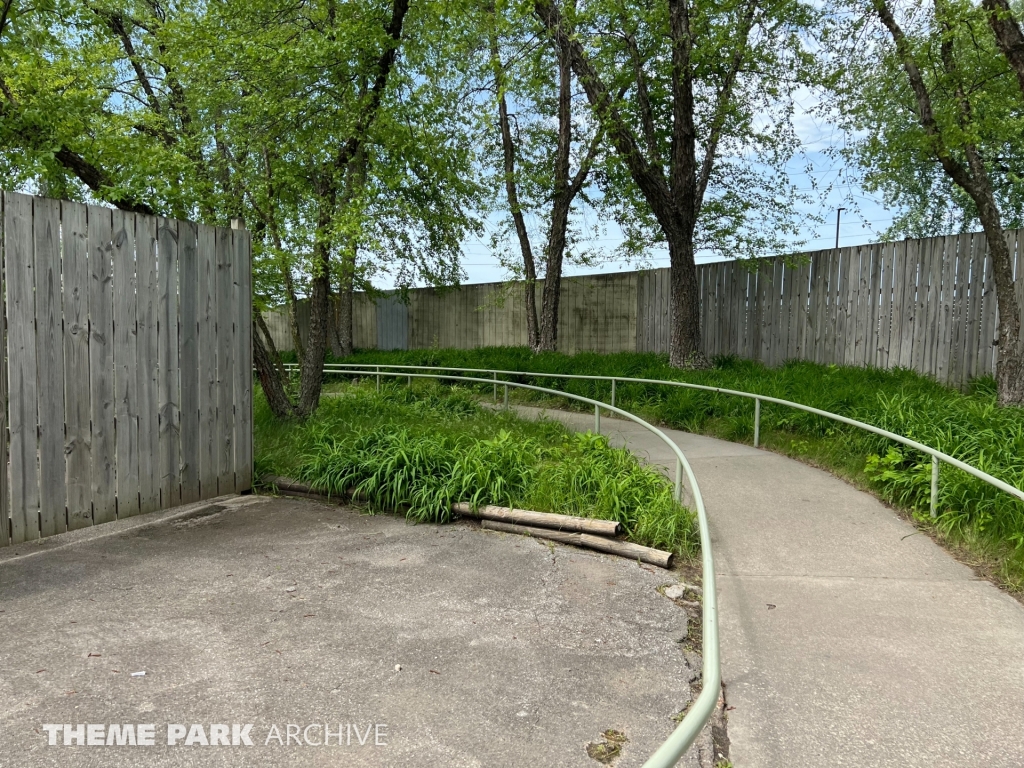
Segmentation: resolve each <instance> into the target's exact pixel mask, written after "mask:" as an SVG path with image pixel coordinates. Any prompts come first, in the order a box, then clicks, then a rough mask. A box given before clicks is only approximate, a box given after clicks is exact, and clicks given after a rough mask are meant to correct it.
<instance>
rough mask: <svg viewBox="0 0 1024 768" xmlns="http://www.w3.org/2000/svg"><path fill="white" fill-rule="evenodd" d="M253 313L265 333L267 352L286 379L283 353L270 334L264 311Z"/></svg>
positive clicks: (282, 377)
mask: <svg viewBox="0 0 1024 768" xmlns="http://www.w3.org/2000/svg"><path fill="white" fill-rule="evenodd" d="M253 315H255V320H256V327H257V328H259V329H260V331H262V333H263V338H264V339H265V344H266V347H267V353H268V354H269V355H270V359H271V361H272V362H273V363H274V367H275V368H276V369H277V371H278V373H280V374H281V379H282V380H284V378H285V376H287V372H286V371H285V368H284V363H283V362H282V361H281V353H280V352H278V351H277V345H276V344H275V343H274V337H273V336H272V335H271V334H270V329H269V328H268V327H267V321H266V320H264V319H263V313H262V312H260V311H259V310H258V309H257V310H255V311H254V312H253Z"/></svg>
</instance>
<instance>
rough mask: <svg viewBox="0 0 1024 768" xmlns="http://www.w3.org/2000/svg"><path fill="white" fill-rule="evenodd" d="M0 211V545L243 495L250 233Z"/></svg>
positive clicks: (85, 211)
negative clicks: (0, 394)
mask: <svg viewBox="0 0 1024 768" xmlns="http://www.w3.org/2000/svg"><path fill="white" fill-rule="evenodd" d="M2 202H3V215H2V217H0V220H2V227H3V232H2V243H3V253H2V259H3V269H4V278H5V279H4V292H3V296H2V300H3V302H4V306H3V310H4V311H0V322H2V323H3V325H4V327H0V335H2V334H3V332H4V331H6V335H5V339H6V350H7V354H6V359H5V360H2V361H0V364H2V365H4V366H5V367H6V369H5V370H2V371H0V382H2V383H0V386H2V387H4V388H6V389H7V391H6V393H4V394H5V395H6V402H7V408H6V409H0V418H3V419H5V420H6V421H7V424H6V426H7V427H8V429H7V430H0V434H4V433H5V432H6V433H7V434H8V435H9V438H7V439H0V467H3V466H6V471H4V472H0V545H2V544H9V543H13V544H18V543H20V542H23V541H26V540H31V539H36V538H39V537H42V536H51V535H53V534H56V533H60V532H62V531H65V530H75V529H77V528H83V527H85V526H89V525H93V524H97V523H103V522H108V521H111V520H114V519H116V518H122V517H127V516H131V515H136V514H140V513H145V512H152V511H154V510H157V509H163V508H167V507H171V506H174V505H177V504H182V503H187V502H191V501H197V500H200V499H205V498H211V497H213V496H217V495H220V494H223V493H229V492H238V491H245V490H248V489H249V488H250V487H251V485H252V375H251V371H252V358H251V333H252V328H251V324H252V310H251V259H250V240H249V234H248V232H245V231H244V230H231V229H221V228H214V227H209V226H205V225H202V224H199V225H197V224H192V223H189V222H183V221H175V220H172V219H164V218H159V217H155V216H144V215H140V214H133V213H125V212H123V211H112V210H110V209H108V208H100V207H96V206H86V205H82V204H80V203H71V202H66V201H59V200H50V199H45V198H40V197H31V196H28V195H22V194H14V193H4V194H3V201H2Z"/></svg>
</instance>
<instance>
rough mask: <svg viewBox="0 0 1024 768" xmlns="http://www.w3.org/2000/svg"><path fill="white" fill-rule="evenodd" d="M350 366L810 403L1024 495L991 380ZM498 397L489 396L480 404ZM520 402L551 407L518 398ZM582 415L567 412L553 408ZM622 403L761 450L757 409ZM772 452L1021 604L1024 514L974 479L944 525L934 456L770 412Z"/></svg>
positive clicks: (460, 357) (753, 366)
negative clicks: (809, 469) (810, 469)
mask: <svg viewBox="0 0 1024 768" xmlns="http://www.w3.org/2000/svg"><path fill="white" fill-rule="evenodd" d="M350 361H351V362H362V363H392V364H409V365H447V366H458V367H469V368H501V369H506V370H520V371H535V372H543V373H577V374H600V375H616V376H629V377H634V378H651V379H671V380H678V381H688V382H692V383H696V384H707V385H711V386H717V387H724V388H729V389H737V390H744V391H748V392H755V393H759V394H764V395H768V396H773V397H778V398H782V399H786V400H792V401H795V402H799V403H803V404H806V405H810V406H814V407H816V408H820V409H823V410H827V411H830V412H832V413H837V414H840V415H843V416H848V417H851V418H855V419H858V420H861V421H864V422H867V423H869V424H874V425H876V426H879V427H882V428H884V429H887V430H890V431H892V432H895V433H897V434H901V435H904V436H906V437H910V438H912V439H914V440H917V441H919V442H922V443H925V444H926V445H930V446H932V447H934V448H937V449H938V450H940V451H943V452H944V453H947V454H949V455H951V456H954V457H956V458H958V459H960V460H962V461H965V462H967V463H969V464H972V465H973V466H975V467H978V468H979V469H982V470H984V471H986V472H988V473H990V474H992V475H994V476H996V477H998V478H1000V479H1002V480H1005V481H1006V482H1008V483H1010V484H1012V485H1015V486H1017V487H1018V488H1024V408H999V407H997V405H996V399H995V389H994V383H993V381H992V380H991V379H989V378H986V379H981V380H978V381H976V382H974V383H973V385H972V386H971V388H970V389H969V390H968V391H966V392H960V391H957V390H953V389H950V388H947V387H944V386H942V385H940V384H937V383H936V382H934V381H932V380H931V379H928V378H927V377H924V376H920V375H918V374H916V373H913V372H911V371H906V370H893V371H881V370H877V369H869V368H853V367H849V368H848V367H839V366H823V365H816V364H813V363H806V362H793V363H790V364H788V365H785V366H783V367H781V368H777V369H768V368H765V367H764V366H762V365H760V364H757V363H752V362H749V361H740V360H736V359H729V358H726V359H720V360H717V361H716V366H715V368H714V369H713V370H708V371H699V372H683V371H679V370H675V369H672V368H670V367H669V366H668V361H667V359H666V357H665V356H664V355H654V354H632V353H622V354H612V355H598V354H589V353H583V354H578V355H574V356H568V355H561V354H542V355H533V354H532V353H531V352H530V351H529V350H528V349H525V348H484V349H478V350H416V351H408V352H376V351H367V352H360V353H358V354H356V355H355V356H354V357H353V358H351V359H350ZM518 380H519V381H523V382H526V383H535V384H538V385H540V386H547V387H554V388H565V389H566V390H567V391H570V392H574V393H577V394H581V395H586V396H589V397H594V398H600V399H605V400H607V398H608V396H609V385H608V384H607V383H603V382H586V381H568V382H567V381H560V382H557V383H552V382H554V381H556V380H551V379H537V380H530V379H529V377H520V378H519V379H518ZM484 391H487V392H489V391H490V388H489V387H488V386H486V385H483V386H481V388H480V392H481V393H483V392H484ZM512 392H513V395H512V397H513V398H514V400H516V401H519V402H526V401H533V402H537V401H544V398H543V397H541V396H539V395H536V394H532V393H528V392H525V391H523V390H512ZM548 402H549V403H550V404H551V405H557V406H558V407H562V408H565V407H571V405H569V404H568V403H567V401H565V400H551V401H548ZM616 403H617V404H618V405H620V406H621V407H623V408H626V409H628V410H630V411H633V412H634V413H637V414H638V415H640V416H643V417H644V418H646V419H648V420H650V421H652V422H655V423H660V424H665V425H668V426H671V427H675V428H680V429H685V430H689V431H692V432H698V433H702V434H707V435H712V436H715V437H721V438H724V439H727V440H733V441H738V442H748V443H749V442H752V440H753V402H752V401H751V400H748V399H743V398H737V397H731V396H728V395H720V394H715V393H708V392H700V391H696V390H687V389H681V388H674V387H673V388H670V387H663V386H660V387H659V386H656V385H643V384H625V383H621V382H620V383H619V384H618V386H617V391H616ZM761 442H762V445H764V446H765V447H767V448H769V449H771V450H775V451H779V452H781V453H785V454H787V455H790V456H792V457H794V458H798V459H801V460H803V461H807V462H809V463H811V464H814V465H816V466H820V467H823V468H826V469H828V470H830V471H832V472H834V473H835V474H836V475H838V476H840V477H843V478H844V479H846V480H848V481H850V482H852V483H853V484H855V485H857V486H858V487H862V488H865V489H869V490H871V491H872V492H874V493H875V494H877V495H878V496H879V497H881V498H882V499H884V500H885V501H887V502H889V503H890V504H892V505H893V506H894V507H896V508H897V509H900V510H902V511H904V512H905V513H907V514H909V515H912V516H913V518H914V520H915V521H917V523H918V524H919V525H920V526H922V527H923V528H925V529H927V530H929V531H931V532H932V533H933V534H934V535H935V537H936V538H937V539H939V540H940V541H942V542H943V543H944V544H946V545H947V546H949V547H951V548H952V549H954V550H955V551H957V554H958V555H959V556H960V557H961V558H962V559H964V560H966V561H968V562H970V563H971V564H973V565H975V566H976V567H978V568H979V569H980V570H982V571H984V572H986V573H988V574H989V575H991V576H993V577H994V578H996V579H997V580H999V581H1000V582H1002V583H1004V584H1005V585H1007V586H1009V587H1010V588H1012V589H1014V590H1015V591H1017V592H1021V591H1024V503H1021V502H1018V501H1016V500H1015V499H1013V498H1012V497H1010V496H1008V495H1007V494H1004V493H1002V492H1000V491H997V490H996V489H994V488H992V487H991V486H989V485H988V484H986V483H984V482H982V481H980V480H977V479H975V478H973V477H972V476H970V475H968V474H966V473H964V472H961V471H959V470H956V469H954V468H952V467H949V466H947V465H945V464H943V465H942V468H941V475H940V485H939V488H940V491H939V516H938V519H937V520H935V521H932V520H931V518H930V517H929V515H928V507H929V497H930V482H931V463H930V459H929V458H928V457H926V456H923V455H920V454H918V453H916V452H914V451H910V450H906V449H904V448H903V447H902V446H899V445H896V444H894V443H891V442H890V441H888V440H885V439H884V438H880V437H876V436H874V435H871V434H870V433H867V432H864V431H862V430H859V429H856V428H853V427H847V426H844V425H841V424H838V423H836V422H834V421H831V420H828V419H824V418H820V417H816V416H813V415H810V414H807V413H803V412H801V411H797V410H794V409H791V408H786V407H784V406H776V405H771V404H763V405H762V410H761Z"/></svg>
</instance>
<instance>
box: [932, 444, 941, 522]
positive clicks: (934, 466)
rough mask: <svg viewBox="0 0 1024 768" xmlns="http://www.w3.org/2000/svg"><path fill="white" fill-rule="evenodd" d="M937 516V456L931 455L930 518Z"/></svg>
mask: <svg viewBox="0 0 1024 768" xmlns="http://www.w3.org/2000/svg"><path fill="white" fill-rule="evenodd" d="M938 516H939V457H938V456H932V518H933V519H934V518H936V517H938Z"/></svg>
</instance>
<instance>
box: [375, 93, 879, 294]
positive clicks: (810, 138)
mask: <svg viewBox="0 0 1024 768" xmlns="http://www.w3.org/2000/svg"><path fill="white" fill-rule="evenodd" d="M797 106H798V109H797V114H796V118H795V121H796V122H795V127H796V130H797V133H798V135H799V136H800V139H801V141H802V144H803V152H802V154H800V155H798V156H796V157H794V158H793V159H792V160H791V161H790V163H789V171H790V179H791V181H792V183H793V184H794V185H795V186H796V187H797V188H799V189H800V190H801V191H804V192H807V193H808V194H813V195H814V199H813V200H812V202H810V203H809V204H804V205H801V206H800V208H799V210H800V211H801V212H803V213H805V214H806V215H807V219H806V221H807V223H806V224H805V225H803V226H802V227H801V232H800V233H799V235H797V236H796V237H794V238H793V241H794V242H798V241H804V245H802V246H798V247H797V248H795V249H794V250H807V251H812V250H819V249H822V248H829V247H831V246H833V245H834V244H835V237H836V209H837V208H840V207H842V208H846V209H847V210H845V211H843V212H842V214H841V218H840V232H839V243H840V245H844V246H847V245H857V244H860V243H870V242H876V241H878V240H879V239H880V237H879V233H881V232H883V231H884V230H885V229H886V228H887V227H888V226H889V224H890V223H891V222H892V220H893V218H894V213H893V211H890V210H886V208H885V207H884V206H883V204H882V202H881V200H880V198H878V197H877V196H875V195H871V194H868V193H867V192H866V191H865V190H864V189H862V188H861V187H860V186H859V185H858V184H857V183H855V182H854V183H849V182H847V181H845V179H847V178H848V177H850V176H852V175H855V174H850V173H844V171H847V170H848V169H846V168H844V166H843V163H842V161H841V160H837V159H835V158H833V157H831V156H829V154H827V150H828V149H830V148H832V147H833V146H835V145H836V144H837V143H838V142H840V141H842V135H841V133H840V132H839V131H838V129H836V128H835V127H834V126H832V125H829V124H828V123H825V122H822V121H821V120H820V119H818V118H816V117H815V116H814V115H813V114H812V113H811V110H812V109H813V107H814V99H813V96H811V95H810V94H802V95H801V97H798V101H797ZM813 181H817V189H818V190H819V191H813V189H812V183H813ZM837 181H838V182H839V183H833V182H837ZM822 190H824V191H822ZM854 207H856V208H857V209H858V210H851V209H853V208H854ZM815 216H817V217H820V218H822V219H824V222H823V223H820V224H818V223H816V222H814V221H813V217H815ZM621 240H622V237H621V234H620V233H619V231H618V228H617V227H616V225H615V223H614V222H608V223H607V231H606V232H605V233H603V235H602V237H601V239H600V243H599V245H600V246H602V247H604V248H606V249H607V251H609V252H611V251H612V250H613V249H614V248H615V246H616V245H618V244H619V243H620V242H621ZM535 242H539V238H537V239H536V240H535ZM462 250H463V263H462V266H463V269H464V270H465V274H466V277H465V279H464V280H463V283H465V284H470V283H490V282H498V281H503V280H508V279H510V277H511V275H510V274H509V272H508V270H506V269H505V268H504V267H503V266H502V265H501V264H500V263H499V260H498V258H497V255H496V254H494V253H493V252H492V251H491V247H490V244H489V243H488V236H487V235H486V234H485V235H483V236H481V237H472V238H470V239H467V240H466V241H465V242H464V243H463V248H462ZM535 250H536V246H535ZM512 256H515V257H517V256H518V251H516V252H515V253H514V254H512ZM713 260H715V258H713V257H709V256H705V257H701V256H698V258H697V261H698V262H701V261H713ZM647 262H648V265H649V266H652V267H667V266H668V252H667V250H665V249H664V248H656V249H652V250H651V251H650V252H649V253H648V254H647ZM637 268H638V265H636V264H631V263H628V262H626V261H621V260H611V261H607V262H604V263H601V264H598V265H586V266H578V265H572V264H566V267H565V269H564V274H565V275H566V276H571V275H582V274H600V273H613V272H626V271H632V270H635V269H637ZM380 287H390V286H388V285H381V286H380Z"/></svg>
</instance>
